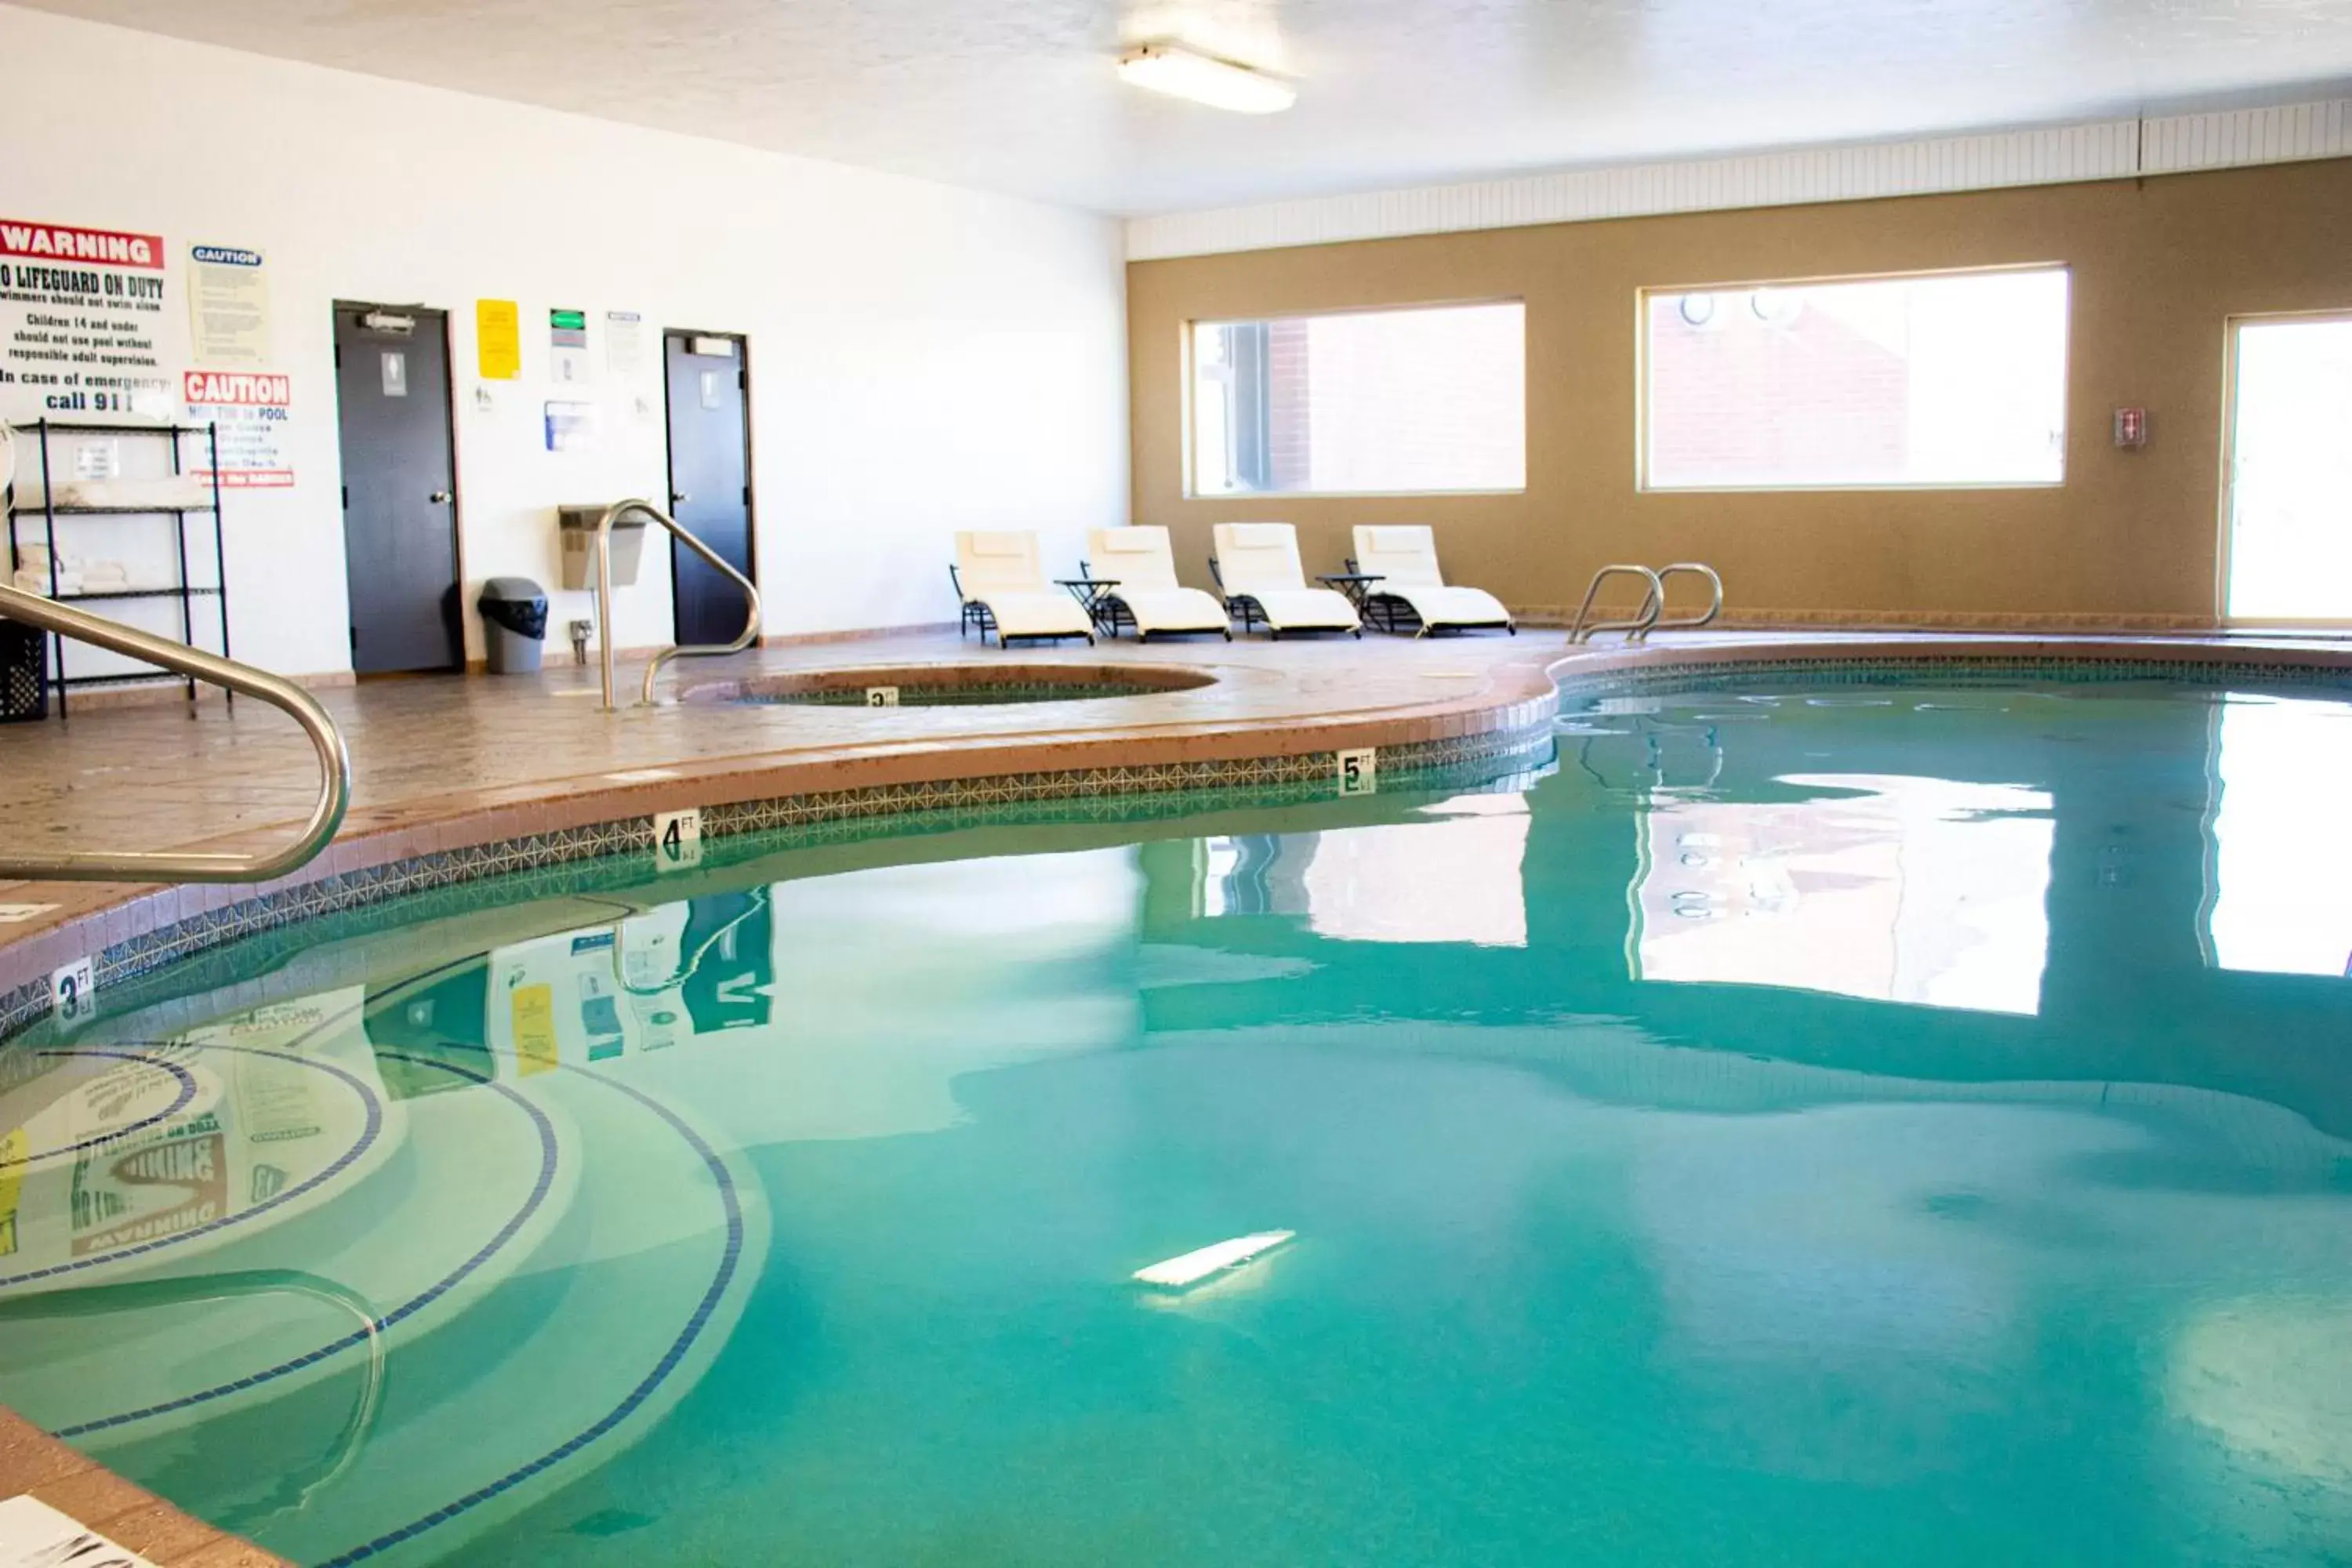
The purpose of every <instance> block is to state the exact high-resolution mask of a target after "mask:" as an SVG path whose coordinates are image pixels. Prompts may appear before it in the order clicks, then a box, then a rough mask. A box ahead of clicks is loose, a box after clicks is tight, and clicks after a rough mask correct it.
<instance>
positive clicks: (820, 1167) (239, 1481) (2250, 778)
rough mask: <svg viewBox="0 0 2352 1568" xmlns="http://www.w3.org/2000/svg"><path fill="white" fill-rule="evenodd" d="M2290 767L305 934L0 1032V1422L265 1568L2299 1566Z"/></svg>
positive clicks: (1774, 725) (805, 884)
mask: <svg viewBox="0 0 2352 1568" xmlns="http://www.w3.org/2000/svg"><path fill="white" fill-rule="evenodd" d="M2347 775H2352V692H2347V690H2345V689H2341V688H2337V689H2325V688H2318V687H2305V686H2296V685H2291V684H2285V683H2268V682H2249V683H2246V684H2242V685H2238V686H2234V687H2231V686H2215V685H2200V684H2189V683H2174V682H2167V681H2158V680H2125V679H2116V680H2065V679H2046V678H2042V679H2037V678H2031V677H2025V676H2014V677H2010V676H2004V677H2003V678H2001V679H1984V678H1977V679H1969V678H1964V677H1962V676H1961V675H1959V674H1958V673H1956V672H1955V673H1950V674H1948V675H1947V674H1931V673H1925V672H1923V673H1921V674H1919V675H1916V676H1914V677H1908V678H1905V679H1899V680H1898V679H1893V678H1891V677H1888V676H1886V675H1885V674H1884V673H1883V672H1879V673H1873V672H1870V671H1862V670H1850V671H1846V672H1843V673H1842V674H1837V675H1834V676H1832V675H1830V674H1822V673H1815V674H1806V673H1801V672H1788V673H1780V674H1757V673H1753V672H1750V673H1748V674H1745V675H1738V676H1732V677H1722V678H1717V679H1713V680H1711V681H1706V682H1697V681H1694V682H1692V683H1690V685H1689V686H1686V687H1685V688H1683V689H1673V688H1667V687H1662V686H1656V685H1653V686H1652V687H1650V688H1649V689H1637V688H1633V687H1631V686H1629V687H1628V689H1625V690H1623V691H1622V692H1620V693H1619V694H1615V695H1607V696H1595V695H1585V696H1578V695H1576V694H1574V693H1570V695H1569V696H1568V697H1567V698H1566V699H1564V701H1563V713H1562V717H1561V719H1560V721H1559V726H1558V735H1557V747H1556V756H1555V757H1554V758H1553V759H1552V760H1551V761H1550V762H1549V763H1546V764H1545V765H1544V766H1542V767H1541V768H1539V769H1538V770H1537V771H1534V772H1531V773H1515V774H1511V775H1508V776H1503V777H1494V778H1448V779H1444V780H1434V779H1419V780H1416V779H1413V778H1411V777H1405V776H1399V777H1396V778H1393V779H1391V778H1382V779H1381V792H1380V793H1379V794H1377V795H1370V796H1366V797H1358V798H1352V799H1344V800H1339V799H1324V800H1297V799H1291V800H1282V799H1272V798H1268V799H1257V800H1252V799H1235V798H1226V799H1217V800H1210V801H1204V802H1199V803H1195V804H1192V805H1169V804H1167V803H1160V805H1158V806H1156V807H1153V808H1150V809H1145V808H1143V807H1141V806H1139V807H1138V808H1137V809H1135V810H1132V811H1129V812H1127V813H1126V814H1125V815H1124V816H1120V817H1118V819H1115V820H1099V819H1096V818H1093V817H1089V818H1086V819H1070V820H1061V821H1055V820H1047V819H1042V813H1041V812H1040V811H1037V810H1034V809H1033V810H1030V811H1028V812H1027V813H1025V814H1024V815H1023V816H1021V817H1019V818H1018V819H1013V818H1008V819H1006V820H1002V821H993V822H987V823H982V824H980V825H977V826H948V825H946V824H929V825H926V824H921V823H913V824H901V825H898V826H896V827H893V826H890V825H883V824H868V825H866V826H864V827H862V828H859V829H856V830H855V831H854V832H853V831H846V830H845V831H842V832H838V833H833V834H828V835H824V836H822V837H820V836H817V835H814V834H811V835H809V836H808V837H804V838H803V839H800V840H791V839H773V840H769V841H765V842H742V841H723V840H721V841H714V842H713V843H712V845H711V846H710V847H709V853H708V855H707V856H706V858H705V859H704V860H703V862H702V863H701V864H700V865H698V866H696V867H692V868H688V869H684V870H679V871H676V872H672V873H669V874H667V875H658V876H657V875H656V874H655V873H654V872H653V871H652V869H651V868H650V867H646V866H643V865H639V864H636V863H625V862H620V861H614V860H606V861H596V862H582V863H577V864H573V865H570V866H557V867H551V868H545V869H542V870H540V871H535V872H532V873H530V874H529V875H528V876H521V877H512V878H507V879H500V880H498V881H494V882H487V883H481V884H476V885H471V886H468V887H466V888H463V889H445V890H443V891H440V892H436V893H432V894H426V895H420V896H418V897H415V898H413V899H411V900H407V901H405V902H403V903H399V904H394V905H387V906H378V907H376V908H374V909H372V910H358V911H352V912H350V913H347V914H342V915H335V916H330V917H326V918H324V919H321V920H318V921H311V922H310V923H309V924H308V925H307V926H304V927H301V928H298V929H295V930H291V931H278V932H275V933H272V934H270V935H268V936H267V937H262V938H256V939H250V940H248V941H247V942H245V943H243V944H242V945H240V946H236V947H230V948H225V949H222V950H219V951H217V952H213V953H210V954H207V955H205V956H203V957H201V958H198V959H194V960H191V961H189V962H187V963H184V964H182V965H181V966H180V967H179V968H177V969H175V970H171V971H165V972H163V973H159V974H157V975H154V976H151V977H149V978H148V979H145V980H142V981H138V982H133V983H131V984H126V985H124V986H122V987H121V988H119V989H118V990H116V991H114V992H111V993H105V994H101V995H102V999H103V1000H105V1003H106V1007H105V1010H104V1011H103V1012H102V1013H101V1014H100V1016H99V1017H98V1018H97V1019H96V1020H95V1021H94V1022H92V1023H90V1024H89V1025H87V1026H83V1027H81V1028H80V1029H79V1030H78V1031H76V1032H73V1033H72V1034H70V1035H69V1036H60V1035H58V1033H56V1032H55V1031H54V1030H52V1029H51V1028H49V1027H48V1026H43V1027H41V1028H38V1029H36V1030H34V1031H33V1032H31V1033H29V1034H27V1035H26V1036H25V1037H21V1038H19V1039H17V1040H16V1041H14V1042H12V1043H10V1044H9V1045H8V1046H7V1047H6V1048H5V1050H0V1404H5V1405H8V1406H11V1407H13V1408H15V1409H16V1410H18V1411H20V1412H22V1413H23V1414H24V1415H26V1416H27V1417H28V1418H29V1419H31V1420H33V1421H36V1422H37V1423H39V1424H41V1425H43V1426H47V1427H48V1428H49V1429H51V1430H52V1431H55V1432H58V1434H60V1435H61V1436H65V1437H66V1438H68V1440H69V1441H71V1442H72V1443H74V1444H75V1445H77V1446H78V1447H81V1448H83V1449H85V1450H87V1451H88V1452H89V1453H91V1454H94V1455H96V1456H98V1457H99V1458H102V1459H103V1460H104V1461H105V1462H106V1463H107V1464H108V1465H110V1466H111V1467H113V1468H115V1469H117V1470H119V1471H120V1472H121V1473H122V1474H124V1475H126V1476H128V1477H130V1478H131V1479H133V1480H135V1481H137V1482H139V1483H141V1484H142V1485H144V1486H146V1487H149V1488H151V1489H153V1490H155V1491H157V1492H159V1493H160V1494H162V1495H163V1496H164V1497H166V1498H168V1499H169V1500H172V1501H173V1502H174V1503H177V1504H179V1505H180V1506H182V1507H183V1508H185V1509H187V1510H190V1511H192V1512H194V1513H195V1514H197V1515H199V1516H201V1517H203V1518H205V1519H206V1520H208V1521H212V1522H214V1523H216V1524H218V1525H220V1526H222V1527H223V1528H225V1529H228V1530H232V1531H237V1532H240V1533H242V1534H245V1535H247V1536H249V1537H251V1538H252V1539H254V1540H256V1541H257V1542H260V1543H262V1544H263V1545H265V1546H267V1547H269V1548H271V1549H273V1550H275V1551H277V1552H282V1553H284V1554H285V1555H287V1556H289V1557H290V1558H292V1559H294V1560H295V1561H297V1562H300V1563H307V1564H313V1565H325V1564H344V1563H357V1562H362V1561H367V1562H383V1563H394V1564H425V1563H440V1564H448V1565H451V1568H461V1565H462V1568H502V1565H510V1564H516V1563H530V1564H533V1565H547V1568H605V1565H614V1568H617V1565H620V1564H637V1563H647V1562H656V1561H659V1562H665V1563H669V1562H675V1563H810V1564H819V1563H822V1564H873V1565H886V1564H887V1565H898V1564H919V1563H942V1564H944V1563H955V1564H1016V1563H1017V1564H1024V1565H1034V1564H1072V1565H1076V1564H1099V1563H1126V1562H1146V1561H1148V1562H1152V1563H1179V1564H1202V1565H1208V1564H1215V1565H1217V1568H1226V1565H1230V1564H1236V1563H1269V1564H1271V1563H1297V1564H1306V1563H1317V1564H1324V1563H1362V1564H1381V1565H1395V1564H1431V1565H1438V1564H1449V1565H1450V1564H1462V1563H1492V1564H1529V1565H1532V1564H1551V1563H1563V1562H1575V1561H1582V1562H1595V1563H1644V1564H1685V1563H1725V1564H1766V1563H1775V1564H1777V1563H1808V1564H1832V1563H1853V1564H1863V1563H1869V1564H1883V1563H1913V1564H1917V1563H1949V1564H1970V1565H1978V1564H1984V1563H2021V1564H2022V1563H2052V1564H2055V1563H2067V1564H2093V1563H2099V1564H2108V1563H2112V1564H2126V1563H2128V1564H2134V1565H2136V1568H2137V1565H2152V1564H2189V1563H2217V1562H2228V1563H2240V1564H2273V1565H2287V1564H2311V1565H2317V1564H2322V1563H2338V1562H2341V1561H2342V1560H2343V1552H2344V1549H2345V1542H2347V1541H2352V1377H2347V1375H2346V1357H2347V1346H2352V1247H2347V1237H2352V1141H2347V1140H2352V978H2347V973H2352V838H2347V835H2346V833H2345V831H2344V826H2343V823H2342V819H2341V818H2342V814H2341V811H2340V808H2339V806H2338V805H2337V804H2336V803H2337V801H2338V798H2339V797H2340V795H2341V792H2342V788H2343V782H2342V781H2343V780H2344V779H2345V778H2346V777H2347ZM925 829H928V830H925ZM1226 1243H1231V1244H1233V1245H1232V1246H1230V1247H1224V1248H1223V1250H1222V1251H1219V1250H1216V1249H1217V1248H1219V1247H1220V1245H1221V1244H1226Z"/></svg>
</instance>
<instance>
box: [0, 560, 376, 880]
mask: <svg viewBox="0 0 2352 1568" xmlns="http://www.w3.org/2000/svg"><path fill="white" fill-rule="evenodd" d="M0 619H6V620H11V621H16V622H20V623H22V624H23V625H26V626H39V627H41V628H42V629H43V630H45V631H51V632H55V633H57V634H58V635H59V636H61V637H72V638H73V639H74V640H75V641H77V642H86V643H90V644H94V645H95V646H97V647H102V648H106V649H108V650H109V651H110V652H113V653H119V654H123V655H126V656H127V657H129V658H137V659H144V660H145V661H146V662H148V663H149V664H154V665H161V666H162V667H163V668H165V669H171V670H176V671H178V672H179V673H180V674H182V675H185V676H191V677H193V678H194V679H198V680H201V681H204V682H205V683H206V684H208V685H212V686H218V687H223V688H226V689H228V690H230V691H236V692H242V693H243V694H244V695H246V696H247V697H256V698H259V699H260V700H262V701H264V702H267V703H268V704H269V705H270V706H271V707H273V708H278V709H282V710H284V711H285V712H286V713H287V714H288V715H289V716H290V717H291V718H292V719H293V721H295V722H296V723H297V724H299V725H301V726H302V729H303V732H304V733H306V734H308V735H309V736H310V744H311V745H312V746H313V747H315V748H316V749H317V750H318V752H319V767H320V773H322V774H323V775H324V776H323V777H322V778H321V779H320V784H319V802H318V804H317V805H314V806H312V807H311V808H310V823H309V824H308V825H307V826H305V827H304V828H303V829H302V834H301V837H299V838H297V839H296V840H295V841H294V842H293V843H291V844H289V845H288V846H287V847H285V848H283V849H280V850H278V852H277V853H276V854H274V855H266V856H261V857H258V858H257V857H255V856H251V855H207V854H194V853H190V852H186V851H180V850H173V851H169V852H164V853H157V854H133V853H124V854H117V855H99V854H68V855H17V854H13V853H9V854H0V877H5V878H12V879H13V878H19V877H21V878H27V879H32V880H36V881H55V882H142V881H144V882H267V881H268V880H270V879H272V878H274V877H281V876H284V875H285V874H286V873H287V872H289V871H291V870H293V869H294V868H297V867H298V866H302V865H306V864H308V863H309V862H310V858H312V857H313V856H315V855H317V854H318V853H319V851H320V850H321V849H323V848H325V847H327V844H328V841H329V840H331V839H332V838H333V837H335V829H337V828H338V827H341V826H342V825H343V812H344V810H345V809H346V808H347V807H348V806H349V805H351V798H352V753H351V748H350V747H348V746H347V745H345V744H344V743H343V736H342V731H340V730H338V729H336V728H335V721H333V720H332V719H331V718H329V717H328V716H327V710H325V709H324V708H321V707H320V706H319V700H318V699H317V698H315V697H313V696H311V695H310V693H309V692H307V691H305V690H303V689H301V688H300V687H299V686H297V685H295V684H294V683H293V682H292V681H290V680H288V679H285V678H283V677H282V676H276V675H272V674H270V673H269V672H268V670H266V669H256V668H254V667H253V666H251V665H249V664H239V663H238V662H237V661H236V660H235V659H233V658H222V657H221V656H220V655H218V654H215V653H206V652H205V651H204V650H203V649H202V648H194V647H188V646H187V645H186V644H185V643H178V642H173V641H171V640H170V639H168V638H165V637H153V636H151V635H149V634H148V633H146V632H142V631H137V630H134V629H133V628H131V627H130V626H123V625H121V623H120V622H117V621H110V620H108V619H106V618H105V617H104V616H93V615H91V614H89V612H88V611H86V610H78V609H75V608H74V607H73V606H72V605H60V604H58V603H57V602H56V601H55V600H53V599H47V598H44V597H42V596H41V595H38V594H27V593H25V592H23V591H21V590H19V589H16V588H10V587H5V586H0ZM42 657H43V658H47V649H44V650H43V653H42Z"/></svg>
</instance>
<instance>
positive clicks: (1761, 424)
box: [1642, 267, 2067, 489]
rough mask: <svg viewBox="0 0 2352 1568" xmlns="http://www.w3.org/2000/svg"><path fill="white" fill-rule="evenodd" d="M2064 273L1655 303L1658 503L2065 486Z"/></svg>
mask: <svg viewBox="0 0 2352 1568" xmlns="http://www.w3.org/2000/svg"><path fill="white" fill-rule="evenodd" d="M2066 282H2067V279H2066V269H2065V268H2063V267H2048V268H2032V269H2030V270H2008V271H1999V272H1961V273H1946V274H1942V275H1939V276H1935V277H1923V278H1877V279H1863V280H1859V281H1853V282H1839V283H1802V284H1791V285H1789V286H1786V287H1766V288H1756V287H1740V288H1722V289H1701V290H1685V289H1675V290H1662V289H1651V290H1647V291H1645V292H1644V293H1643V296H1642V312H1643V328H1644V338H1645V350H1646V353H1645V356H1644V359H1643V380H1644V387H1643V403H1644V406H1643V440H1644V444H1645V447H1646V449H1645V450H1644V452H1643V470H1642V471H1643V486H1644V488H1646V489H1775V488H1780V487H1788V488H1805V487H1822V488H1826V487H1832V486H1841V485H1852V486H1901V485H1945V486H1957V485H2051V484H2056V483H2058V482H2059V481H2060V480H2061V479H2063V478H2064V477H2065V463H2066Z"/></svg>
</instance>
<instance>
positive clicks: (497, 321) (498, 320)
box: [474, 300, 522, 381]
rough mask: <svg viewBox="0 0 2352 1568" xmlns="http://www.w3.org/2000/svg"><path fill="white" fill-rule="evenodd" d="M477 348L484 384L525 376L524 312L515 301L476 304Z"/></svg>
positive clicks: (475, 338)
mask: <svg viewBox="0 0 2352 1568" xmlns="http://www.w3.org/2000/svg"><path fill="white" fill-rule="evenodd" d="M474 346H475V351H476V353H478V356H479V357H480V360H481V366H482V379H483V380H484V381H512V380H514V379H515V378H516V377H517V376H519V375H520V374H522V310H521V308H520V306H518V305H517V304H516V303H515V302H514V301H513V300H475V301H474Z"/></svg>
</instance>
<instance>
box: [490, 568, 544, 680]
mask: <svg viewBox="0 0 2352 1568" xmlns="http://www.w3.org/2000/svg"><path fill="white" fill-rule="evenodd" d="M475 603H476V604H477V605H478V606H479V607H480V609H481V612H482V637H483V640H484V641H485V642H486V643H487V644H488V653H489V656H490V673H491V674H492V675H531V674H535V673H537V671H538V669H539V656H540V653H541V649H542V647H544V645H545V644H546V641H547V590H546V589H544V588H542V587H541V586H540V585H539V584H536V583H534V582H532V581H531V580H530V578H528V577H493V578H491V579H490V580H489V581H488V582H487V583H485V584H482V596H481V597H480V598H479V599H478V600H476V601H475Z"/></svg>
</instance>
